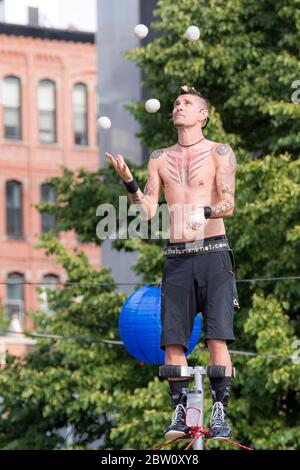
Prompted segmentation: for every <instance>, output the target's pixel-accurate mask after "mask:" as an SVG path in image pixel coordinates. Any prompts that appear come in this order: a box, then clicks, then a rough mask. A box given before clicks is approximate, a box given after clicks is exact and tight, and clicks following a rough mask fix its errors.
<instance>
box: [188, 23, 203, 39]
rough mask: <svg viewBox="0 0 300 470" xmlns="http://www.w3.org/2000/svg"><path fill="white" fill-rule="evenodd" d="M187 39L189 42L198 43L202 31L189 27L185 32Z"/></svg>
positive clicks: (195, 27)
mask: <svg viewBox="0 0 300 470" xmlns="http://www.w3.org/2000/svg"><path fill="white" fill-rule="evenodd" d="M185 37H186V38H187V39H188V40H189V41H197V40H198V39H199V38H200V29H199V28H198V26H189V27H188V29H187V30H186V32H185Z"/></svg>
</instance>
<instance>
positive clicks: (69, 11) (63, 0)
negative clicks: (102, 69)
mask: <svg viewBox="0 0 300 470" xmlns="http://www.w3.org/2000/svg"><path fill="white" fill-rule="evenodd" d="M96 1H97V0H4V15H5V22H6V23H20V24H27V7H38V8H39V12H40V23H41V26H46V27H53V28H63V29H65V28H68V27H69V25H70V24H71V25H73V26H75V27H76V28H78V29H80V30H81V31H93V32H94V31H96V23H97V19H96ZM108 1H109V0H108Z"/></svg>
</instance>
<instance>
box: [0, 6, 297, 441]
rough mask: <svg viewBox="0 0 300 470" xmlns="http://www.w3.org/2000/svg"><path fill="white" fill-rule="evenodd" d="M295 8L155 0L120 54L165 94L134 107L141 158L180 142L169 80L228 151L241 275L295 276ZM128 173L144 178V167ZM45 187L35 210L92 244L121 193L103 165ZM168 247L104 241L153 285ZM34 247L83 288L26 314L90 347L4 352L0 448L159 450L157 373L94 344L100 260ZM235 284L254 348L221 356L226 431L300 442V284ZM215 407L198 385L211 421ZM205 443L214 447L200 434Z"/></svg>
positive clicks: (103, 276)
mask: <svg viewBox="0 0 300 470" xmlns="http://www.w3.org/2000/svg"><path fill="white" fill-rule="evenodd" d="M299 3H300V2H299V0H294V1H291V0H279V1H277V2H275V3H274V2H270V1H267V0H263V1H258V0H251V1H249V0H248V1H246V0H229V1H222V0H218V1H217V0H214V1H210V2H204V1H203V0H185V1H184V2H182V1H179V0H161V1H160V2H159V3H158V10H157V15H158V16H157V21H156V22H155V25H153V26H154V27H155V28H156V29H157V30H158V31H159V33H160V35H159V37H158V38H157V39H155V41H153V42H152V43H150V44H149V45H148V46H147V47H146V48H144V47H140V48H137V49H135V50H133V51H130V52H129V53H128V57H129V58H130V59H132V60H134V61H135V62H136V64H137V65H138V66H139V67H140V68H141V69H142V70H143V72H144V75H145V77H146V78H145V86H146V87H147V89H148V90H151V96H153V97H158V98H159V99H160V101H161V110H160V112H159V113H157V114H155V115H150V114H147V113H145V112H144V109H143V103H136V104H135V105H133V106H131V107H130V109H131V111H132V112H133V114H134V116H135V117H136V119H137V120H138V121H139V122H140V123H141V125H142V126H141V132H140V134H139V136H140V138H141V140H142V142H143V143H144V144H145V145H146V146H147V147H148V148H149V151H151V150H153V149H155V148H163V147H166V146H167V145H169V144H171V143H174V142H176V133H175V131H174V129H173V128H172V124H171V121H170V120H168V115H169V113H170V112H171V110H172V103H173V101H174V98H175V96H176V94H177V92H178V89H179V85H181V84H187V83H188V84H191V85H194V86H196V87H197V88H198V89H200V90H201V91H202V92H203V93H204V94H206V95H207V96H208V99H209V101H210V117H211V122H210V124H209V126H208V128H207V129H206V130H205V135H206V137H207V138H209V139H212V140H215V141H218V142H226V143H229V144H231V145H232V146H233V148H234V151H235V153H236V156H237V161H238V171H237V189H236V208H235V213H234V216H233V217H231V218H228V219H225V224H226V230H227V235H228V238H229V240H230V244H231V246H232V247H233V249H234V253H235V258H236V276H237V279H238V280H242V279H257V278H259V279H262V278H265V277H274V278H280V277H285V276H299V272H300V258H299V255H298V254H299V247H300V221H299V203H300V200H299V199H300V196H299V191H300V190H299V188H300V159H299V135H300V133H299V119H297V117H299V114H300V107H299V105H297V104H295V103H292V102H291V95H292V93H293V91H294V90H293V89H292V83H293V82H294V81H295V80H297V79H299V78H300V76H299V61H298V53H299V45H298V38H299V27H300V23H299V21H300V17H299V13H298V10H299V8H298V9H297V7H298V6H299ZM190 24H197V25H199V27H200V28H201V40H200V41H198V42H195V43H189V42H187V41H186V40H185V39H183V36H184V32H185V29H186V28H187V26H189V25H190ZM126 157H128V156H125V158H126ZM130 167H131V169H132V171H133V173H134V175H135V177H136V179H137V180H138V181H139V183H140V185H142V184H144V183H145V180H146V171H145V168H136V167H135V166H134V165H131V164H130ZM54 184H55V187H56V191H57V194H58V205H57V207H54V208H53V207H49V206H44V210H48V211H53V212H55V214H56V216H57V220H58V229H59V230H62V229H63V230H70V229H72V228H75V230H76V233H77V235H78V237H79V238H80V239H81V240H83V241H93V242H96V243H98V244H101V240H98V239H97V237H96V235H95V231H96V230H95V229H96V224H97V222H98V221H99V218H98V217H96V208H97V206H98V205H99V204H101V203H108V202H109V203H112V204H113V205H114V206H115V207H118V196H119V195H121V194H122V195H124V194H125V192H124V188H123V185H122V183H121V182H120V181H119V179H118V178H117V177H116V175H115V174H114V172H113V171H112V169H110V168H106V169H104V170H101V172H100V171H99V172H97V173H95V174H89V173H87V172H85V171H83V170H82V171H80V172H79V173H78V174H72V173H71V172H70V171H68V170H65V171H64V173H63V176H62V177H61V178H56V179H55V180H54ZM161 202H163V199H162V200H161ZM40 208H41V206H40ZM164 243H165V242H164V241H163V240H159V241H154V242H153V240H136V239H134V240H132V239H129V240H115V242H114V246H115V247H116V248H118V249H120V248H125V249H126V250H136V251H137V252H138V259H137V262H136V265H135V266H134V267H133V269H134V270H135V271H136V272H137V273H138V274H141V275H142V276H143V282H148V281H158V280H160V279H161V274H162V269H163V264H164V260H163V257H162V249H161V248H162V245H163V244H164ZM42 246H43V247H44V248H46V249H47V251H48V254H49V255H53V256H54V257H55V259H56V261H57V262H58V263H59V264H61V265H62V266H63V267H64V269H65V271H66V276H67V280H68V281H70V282H76V283H79V285H73V284H71V285H68V286H65V287H64V288H60V289H57V290H55V291H50V292H49V297H50V307H51V309H52V310H53V311H55V312H56V314H55V315H54V316H52V317H47V316H45V315H44V314H42V313H41V312H36V313H35V314H34V318H35V324H36V329H37V330H39V331H43V332H49V333H54V334H60V335H64V336H72V337H74V336H76V337H86V338H90V337H93V338H95V339H99V342H88V341H83V340H80V339H79V338H77V340H75V339H69V340H56V341H50V340H46V339H45V340H40V341H39V342H38V344H37V347H36V349H35V351H34V352H33V353H32V354H30V355H28V356H27V357H26V360H25V362H19V361H17V360H13V359H10V362H9V363H8V366H7V367H6V368H5V369H4V370H3V371H2V372H1V375H0V395H1V397H2V402H1V405H0V406H1V415H2V420H1V421H0V447H1V448H18V449H20V448H35V449H36V448H45V449H53V448H62V447H66V446H67V445H68V444H67V443H66V440H65V438H63V437H62V436H61V434H59V433H58V432H57V430H59V429H63V428H64V429H66V428H67V429H71V430H72V433H73V438H74V439H73V444H70V441H69V446H70V445H71V446H72V447H73V448H86V447H87V446H88V445H89V444H90V443H91V442H93V441H97V439H100V440H99V441H98V442H97V443H96V444H95V446H96V447H97V448H110V449H149V448H152V447H154V446H156V445H157V444H159V443H161V442H162V441H163V438H162V433H163V429H164V427H165V425H166V424H168V422H169V419H170V417H171V413H172V411H171V408H170V405H169V403H168V394H167V390H168V387H167V383H166V382H162V381H161V380H160V379H158V377H157V367H154V366H143V365H142V364H139V363H138V362H137V361H135V360H134V359H132V358H130V357H129V355H128V354H127V352H126V351H125V350H124V348H122V347H121V346H119V345H110V346H108V345H106V344H103V343H101V342H100V340H101V339H103V338H105V339H119V337H118V330H117V319H118V315H119V312H120V309H121V306H122V304H123V302H124V300H125V296H124V295H123V294H121V293H120V291H119V290H118V289H117V286H115V285H114V282H113V280H112V279H111V276H110V274H109V271H108V270H107V269H105V268H104V269H102V270H100V271H98V272H97V271H95V270H93V269H92V268H91V267H90V266H89V265H88V263H87V260H86V258H85V257H84V256H82V255H78V254H77V255H70V254H68V253H67V252H66V251H65V250H64V249H63V248H62V247H61V246H60V244H59V243H58V241H57V240H56V239H55V238H51V237H49V236H48V237H44V238H43V242H42ZM91 282H92V283H104V284H109V285H106V286H101V287H100V285H99V289H98V288H96V287H95V286H94V285H93V286H92V285H90V286H88V285H87V284H88V283H91ZM238 292H239V300H240V305H241V310H239V311H238V312H237V313H236V316H235V327H236V328H235V330H236V336H237V342H236V344H235V345H234V348H235V349H237V350H241V351H253V352H256V353H257V354H258V355H257V356H243V355H232V358H233V362H234V365H235V367H236V369H237V377H236V379H235V380H234V381H233V391H232V399H231V402H230V403H231V404H230V418H231V423H232V426H233V430H234V438H235V439H236V440H240V441H242V442H243V443H245V444H248V445H250V446H252V447H255V448H257V449H295V448H300V423H299V411H300V409H299V408H300V385H299V384H300V377H299V375H300V365H299V361H298V355H299V354H298V353H299V348H298V350H297V349H295V347H296V346H297V344H298V343H296V341H297V339H298V338H299V337H300V331H299V330H300V323H299V308H300V299H299V280H291V279H287V280H282V279H274V280H271V281H262V280H260V281H259V280H256V281H251V282H238ZM81 296H83V297H82V298H81ZM78 298H81V301H78ZM76 299H77V301H76ZM201 347H203V342H201V343H200V345H199V346H198V347H197V348H196V349H195V350H194V352H193V353H192V355H191V356H190V357H189V363H190V364H191V365H196V364H206V363H207V360H208V354H207V352H203V351H202V349H201ZM291 357H293V360H292V359H291ZM210 406H211V402H210V398H209V389H208V383H206V399H205V408H206V414H205V424H206V425H208V422H209V413H210ZM101 437H102V439H101ZM178 445H179V446H180V444H178ZM215 446H217V447H219V446H220V444H219V443H217V444H216V443H213V442H210V443H209V447H215ZM223 447H224V448H228V445H227V444H223Z"/></svg>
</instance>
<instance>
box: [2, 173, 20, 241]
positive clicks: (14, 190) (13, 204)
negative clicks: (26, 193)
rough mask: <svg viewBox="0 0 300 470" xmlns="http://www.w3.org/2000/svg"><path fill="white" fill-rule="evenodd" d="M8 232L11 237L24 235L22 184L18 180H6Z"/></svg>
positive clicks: (16, 237)
mask: <svg viewBox="0 0 300 470" xmlns="http://www.w3.org/2000/svg"><path fill="white" fill-rule="evenodd" d="M5 189H6V191H5V192H6V232H7V236H8V237H9V238H14V239H18V238H22V236H23V208H22V205H23V201H22V199H23V197H22V184H21V183H19V182H18V181H7V182H6V188H5Z"/></svg>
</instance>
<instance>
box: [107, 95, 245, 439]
mask: <svg viewBox="0 0 300 470" xmlns="http://www.w3.org/2000/svg"><path fill="white" fill-rule="evenodd" d="M208 119H209V117H208V104H207V101H206V99H205V98H204V96H203V95H202V94H201V93H200V92H198V91H197V90H196V89H195V88H193V87H188V86H182V87H181V89H180V94H179V96H178V97H177V98H176V100H175V102H174V107H173V123H174V126H175V127H176V129H177V132H178V142H177V143H176V144H175V145H172V146H171V147H168V148H164V149H161V150H155V151H154V152H152V154H151V156H150V158H149V162H148V180H147V184H146V186H145V189H144V193H143V192H142V191H141V190H140V189H139V188H138V185H137V182H136V181H135V179H134V178H133V176H132V173H131V171H130V169H129V168H128V166H127V164H126V163H125V161H124V158H123V157H122V155H117V156H116V157H113V156H112V155H111V154H109V153H106V157H107V159H108V160H109V161H110V163H111V164H112V165H113V166H114V168H115V170H116V171H117V173H118V174H119V175H120V177H121V178H122V180H123V182H124V184H125V186H126V187H127V190H128V192H129V193H130V196H131V199H132V201H133V203H134V204H138V205H139V206H140V208H141V210H142V211H143V212H144V216H145V217H146V218H148V219H150V218H152V217H153V216H154V215H155V212H156V209H157V206H158V201H159V195H160V190H161V189H162V190H163V191H164V195H165V199H166V202H167V204H168V208H169V213H170V240H169V241H168V243H167V245H166V247H165V250H164V255H165V257H166V263H165V267H164V272H163V281H162V288H161V323H162V334H161V344H160V347H161V348H162V349H163V350H165V352H166V355H165V358H166V359H165V362H166V364H167V365H181V366H187V361H186V356H185V352H186V351H187V350H188V347H189V340H190V336H191V333H192V330H193V325H194V318H195V315H196V314H197V313H198V312H201V313H202V315H203V326H204V335H205V343H206V345H207V347H208V350H209V355H210V360H209V365H210V366H216V367H221V368H222V369H223V371H225V377H210V383H211V391H212V399H213V409H212V414H211V428H210V433H211V437H212V438H215V439H221V438H230V436H231V429H230V427H229V425H228V423H227V421H226V420H227V407H228V400H229V395H230V386H231V378H232V364H231V359H230V355H229V352H228V349H227V345H228V344H229V343H231V342H232V341H234V340H235V336H234V332H233V317H234V309H235V308H239V304H238V297H237V290H236V282H235V274H234V270H235V266H234V256H233V252H232V250H231V249H230V246H229V242H228V239H227V237H226V231H225V226H224V221H223V218H224V217H231V216H232V215H233V211H234V192H235V172H236V159H235V156H234V153H233V150H232V149H231V147H230V146H229V145H227V144H224V143H217V142H213V141H211V140H208V139H206V138H205V137H204V136H203V133H202V129H203V128H204V127H205V126H206V125H207V122H208ZM185 208H188V210H185ZM178 209H179V210H178ZM180 209H182V210H180ZM199 234H200V236H199ZM199 242H201V244H200V245H199ZM193 246H194V249H193ZM223 375H224V374H223ZM168 380H169V387H170V391H169V394H170V398H171V403H172V405H173V407H174V409H175V413H174V416H173V418H172V422H171V424H170V425H169V426H168V427H167V428H166V430H165V437H166V439H168V440H170V439H173V438H176V437H180V436H182V437H184V436H185V435H186V433H187V431H188V428H187V426H186V424H185V414H186V391H187V388H188V384H189V378H184V377H169V379H168Z"/></svg>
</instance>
